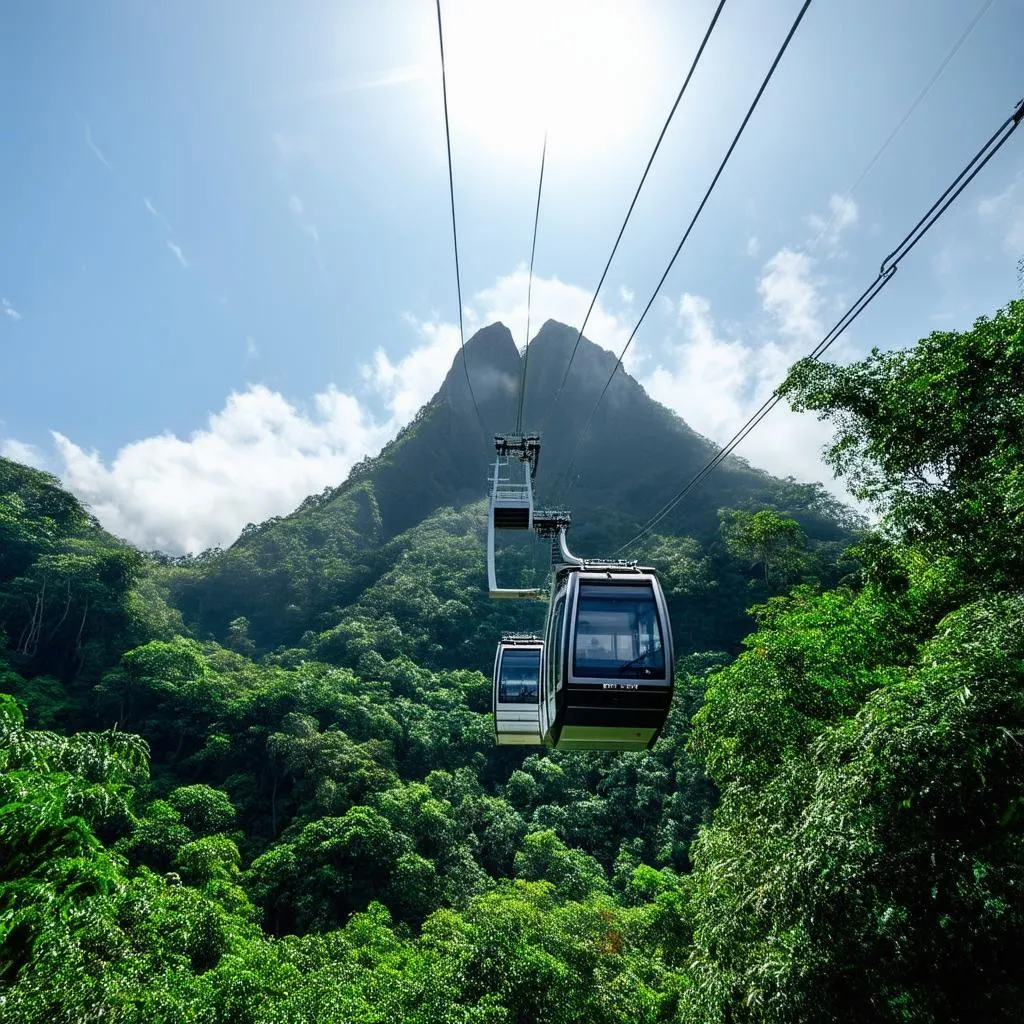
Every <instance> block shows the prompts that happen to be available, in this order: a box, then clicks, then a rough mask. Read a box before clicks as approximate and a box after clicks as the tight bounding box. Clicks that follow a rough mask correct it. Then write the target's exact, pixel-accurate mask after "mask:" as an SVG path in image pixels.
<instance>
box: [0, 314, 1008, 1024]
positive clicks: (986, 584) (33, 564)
mask: <svg viewBox="0 0 1024 1024" xmlns="http://www.w3.org/2000/svg"><path fill="white" fill-rule="evenodd" d="M1022 322H1024V303H1012V304H1011V305H1010V307H1008V309H1007V310H1004V311H1001V312H1000V313H998V314H997V315H996V317H995V318H994V319H993V320H991V321H988V320H984V319H983V320H979V321H978V323H977V324H976V326H975V329H974V330H973V331H971V332H963V333H960V334H941V335H932V336H931V337H930V338H928V339H925V340H924V341H922V342H921V343H920V344H919V345H918V346H917V347H916V348H914V349H909V350H906V351H904V352H899V353H894V354H882V353H878V352H875V353H873V354H872V355H871V356H870V357H869V358H868V359H867V360H865V361H863V362H862V363H859V364H854V365H853V366H850V367H845V368H840V367H831V366H825V365H821V364H801V365H799V366H798V367H797V368H796V369H795V370H794V372H793V375H792V376H791V378H790V381H789V382H788V383H787V385H786V393H787V394H788V395H789V396H790V398H791V400H792V401H793V402H794V403H795V404H796V405H798V406H799V407H801V408H808V409H814V410H816V411H818V412H819V413H820V414H822V415H825V416H830V417H832V418H833V419H835V420H836V421H837V425H838V431H839V432H838V436H837V439H836V442H835V444H834V446H833V448H832V452H831V458H832V460H833V464H834V465H835V466H836V467H837V469H839V470H840V471H842V472H845V473H848V474H849V475H850V476H851V478H852V479H853V481H854V483H855V485H856V486H857V487H858V488H859V493H860V494H861V495H862V497H865V498H867V499H869V500H872V501H875V502H876V503H877V504H878V506H879V507H880V509H881V511H882V513H883V521H882V529H881V530H879V531H876V532H868V531H866V530H865V529H864V525H863V523H862V522H860V521H859V520H857V518H856V517H855V516H853V515H852V514H849V513H848V512H846V511H844V510H842V509H841V508H837V507H836V505H835V503H834V502H833V501H832V500H831V499H829V498H828V497H827V495H825V493H824V492H823V491H822V489H821V488H820V487H818V486H816V485H801V484H797V483H796V482H794V481H772V480H771V479H770V478H767V477H766V476H764V475H763V474H758V473H757V471H755V470H751V469H750V468H749V467H744V466H743V465H742V464H741V463H738V462H734V463H731V464H730V467H729V470H730V471H729V472H728V473H727V474H725V475H724V477H723V478H722V479H723V483H722V486H721V490H719V491H718V492H717V495H716V501H715V503H714V507H711V506H708V507H703V508H701V509H699V510H697V511H695V512H694V513H693V515H692V517H691V518H690V519H689V520H687V526H688V529H687V534H688V535H685V536H684V535H682V533H681V532H677V533H667V534H665V535H660V536H653V537H649V538H647V540H646V541H645V546H644V549H643V550H642V551H641V552H639V553H638V554H639V555H640V557H642V558H643V559H644V561H645V562H648V563H650V564H652V565H654V566H655V567H656V568H657V569H658V571H659V574H660V576H661V579H662V580H663V582H664V584H665V590H666V595H667V599H668V602H669V606H670V611H671V613H672V616H673V620H674V635H675V638H676V646H677V649H678V651H679V659H678V663H677V666H676V669H677V693H676V698H675V700H674V702H673V707H672V710H671V713H670V717H669V721H668V724H667V726H666V728H665V730H664V732H663V735H662V736H661V738H660V739H659V741H658V743H657V744H656V745H655V747H654V748H653V749H652V750H651V751H646V752H642V753H623V754H611V753H597V752H590V753H565V752H559V751H542V752H537V751H534V752H530V751H523V750H516V749H511V748H497V747H495V746H494V744H493V738H492V734H491V727H490V723H489V720H488V714H487V712H488V705H489V694H490V681H489V679H488V678H487V677H486V676H485V675H483V674H482V672H481V670H486V669H487V668H488V667H489V661H490V656H491V653H492V652H493V640H494V636H495V634H496V633H498V632H500V631H501V630H502V629H503V628H509V627H511V626H512V625H513V624H515V625H519V626H523V625H526V624H527V623H526V622H525V621H524V617H522V615H520V613H521V612H522V611H523V610H519V609H517V610H511V609H510V608H509V607H508V606H505V605H502V604H500V603H492V602H488V601H487V600H486V597H485V595H484V592H483V587H482V578H483V560H482V558H483V546H482V528H481V523H482V519H483V516H482V505H481V503H480V502H479V500H478V497H479V487H478V486H477V485H476V484H475V483H474V482H473V481H471V480H468V478H466V477H465V472H466V470H465V464H466V463H467V461H468V460H469V458H470V455H471V452H470V449H471V447H472V442H471V441H470V440H468V439H467V437H463V436H462V435H461V434H459V433H458V424H459V423H460V422H461V421H462V420H461V419H460V417H465V416H468V415H471V414H472V410H471V407H470V406H469V405H468V404H467V403H468V398H467V397H466V396H464V395H461V393H460V392H459V390H458V382H459V380H460V379H461V377H460V375H459V374H455V375H454V376H452V377H450V379H449V381H448V382H446V385H445V388H443V389H442V393H441V395H440V396H439V397H438V399H437V400H435V402H433V403H431V405H429V406H428V407H426V409H425V410H424V412H423V413H422V414H421V416H420V417H418V419H417V421H416V422H414V423H413V424H412V425H410V427H409V428H407V430H406V431H404V432H403V434H402V435H401V436H400V437H399V438H398V439H397V440H396V442H394V443H393V444H392V445H390V446H389V447H388V448H387V449H385V452H383V453H382V455H381V457H380V458H379V459H377V460H368V461H367V462H366V463H365V464H363V465H362V466H360V467H358V469H357V471H356V472H355V473H354V474H353V476H352V478H351V479H350V480H349V481H348V482H347V483H346V484H345V485H343V486H342V487H341V488H339V489H336V490H329V491H327V492H325V493H324V494H323V495H319V496H314V497H312V498H310V499H308V500H307V501H306V502H305V503H303V506H302V507H301V508H300V509H299V510H297V511H296V513H295V514H294V515H293V516H289V517H285V518H283V519H280V520H276V521H271V522H269V523H266V524H263V525H261V526H253V527H251V528H247V530H246V531H245V533H244V534H243V537H242V538H240V540H239V542H238V543H237V544H236V545H235V546H233V548H232V549H231V550H229V551H227V552H211V553H207V554H205V555H204V556H200V557H198V558H186V559H168V558H166V557H159V556H144V555H141V554H139V553H138V552H135V551H133V550H132V549H130V548H128V547H127V546H125V545H123V544H121V543H120V542H118V541H116V540H115V539H114V538H111V537H109V536H108V535H107V534H105V533H103V531H102V530H100V529H99V527H98V526H97V524H96V523H95V522H94V521H93V520H92V519H91V518H90V516H89V515H88V514H87V513H86V512H85V511H84V510H83V509H82V508H81V506H80V505H79V504H78V503H77V502H76V501H75V500H74V499H73V498H72V497H71V496H70V495H68V494H67V493H66V492H64V491H63V490H62V489H61V488H60V486H59V484H58V483H57V481H55V480H54V479H53V478H51V477H48V476H46V475H45V474H40V473H37V472H36V471H33V470H30V469H27V468H24V467H19V466H16V465H15V464H13V463H10V462H7V461H4V460H0V690H2V691H3V693H2V694H0V1017H2V1018H3V1020H4V1021H8V1020H10V1021H13V1022H26V1024H27V1022H30V1021H32V1022H34V1021H39V1020H45V1019H52V1020H55V1021H62V1020H66V1021H79V1020H99V1019H110V1020H116V1021H119V1022H121V1021H124V1022H139V1024H142V1022H144V1021H145V1022H149V1021H153V1020H166V1021H183V1022H184V1021H202V1022H209V1024H220V1022H225V1024H226V1022H228V1021H231V1022H247V1024H249V1022H251V1024H271V1022H274V1024H277V1022H281V1024H283V1022H293V1021H298V1022H303V1021H308V1022H310V1024H313V1022H317V1024H319V1022H338V1024H341V1022H346V1024H348V1022H352V1021H362V1022H367V1024H369V1022H383V1021H392V1020H403V1021H404V1020H408V1021H411V1022H420V1024H433V1022H435V1021H442V1020H443V1021H447V1022H456V1024H512V1022H520V1021H524V1022H525V1021H531V1022H532V1021H539V1022H559V1024H560V1022H565V1024H569V1022H576V1021H583V1020H585V1021H588V1022H590V1021H594V1022H599V1024H606V1022H607V1024H611V1022H620V1021H623V1022H624V1021H629V1022H631V1024H632V1022H637V1021H640V1022H645V1024H646V1022H650V1024H654V1022H665V1021H680V1022H682V1021H686V1022H695V1024H700V1022H707V1024H711V1022H719V1021H734V1022H739V1021H747V1022H751V1024H754V1022H777V1024H783V1022H785V1024H791V1022H802V1021H806V1022H808V1024H809V1022H817V1021H825V1020H851V1021H871V1022H875V1021H893V1022H896V1021H900V1022H906V1021H915V1022H918V1021H920V1022H935V1024H938V1022H940V1021H941V1022H945V1021H976V1020H978V1021H1006V1022H1009V1021H1014V1020H1018V1019H1019V1018H1020V1009H1019V1008H1020V1005H1021V999H1022V996H1024V993H1022V991H1021V988H1022V986H1021V978H1020V969H1019V965H1020V963H1021V961H1022V955H1024V941H1022V936H1024V919H1022V918H1024V912H1022V907H1024V900H1022V899H1021V895H1022V888H1024V875H1022V869H1021V865H1022V864H1024V804H1022V800H1021V792H1022V791H1024V759H1022V756H1021V752H1022V749H1024V747H1022V744H1024V598H1022V597H1021V593H1020V592H1021V584H1022V582H1024V568H1022V567H1024V556H1022V553H1021V548H1020V536H1021V529H1020V527H1021V525H1022V523H1021V521H1020V511H1021V501H1020V494H1019V493H1018V492H1019V491H1020V482H1021V481H1020V465H1021V458H1020V454H1021V453H1020V451H1019V447H1018V446H1019V442H1020V437H1021V433H1022V431H1021V422H1020V419H1021V415H1020V414H1021V394H1022V393H1021V387H1022V385H1021V383H1020V382H1021V381H1022V380H1024V373H1021V372H1020V371H1021V366H1020V365H1019V364H1020V362H1021V359H1020V357H1021V354H1022V350H1021V347H1020V339H1021V336H1022ZM549 327H550V325H548V326H546V327H545V331H548V334H549V336H550V339H551V341H550V349H549V350H548V355H547V356H545V354H544V352H545V350H544V349H542V350H541V351H540V352H539V353H538V356H539V358H538V360H537V364H536V365H537V366H539V369H538V371H537V372H540V370H543V366H544V360H545V358H549V359H550V357H551V353H555V354H557V350H558V345H559V344H560V341H559V338H560V335H558V332H557V331H555V332H554V333H551V331H550V330H549ZM554 327H555V328H557V327H558V325H554ZM542 333H543V332H542ZM469 358H471V359H478V358H481V356H480V353H479V352H475V353H470V354H469ZM601 358H603V357H601ZM508 362H509V365H510V366H512V365H514V364H513V361H512V359H511V357H510V358H509V360H508ZM530 365H531V370H533V369H534V368H535V363H534V361H533V360H531V364H530ZM590 369H594V367H593V366H591V367H590ZM613 391H614V393H613V392H612V391H610V392H609V399H610V401H612V403H613V404H615V403H618V406H617V407H619V408H621V409H625V410H627V412H628V414H629V417H630V418H631V417H633V416H634V414H635V415H636V423H635V424H634V427H635V429H632V430H631V431H623V432H621V433H622V436H614V437H613V436H608V437H605V438H604V441H603V442H602V443H604V442H607V445H606V448H607V451H605V452H604V454H605V455H606V456H608V457H610V458H611V457H614V458H620V457H622V458H624V457H625V456H624V455H623V452H625V451H630V452H632V451H637V450H656V449H657V438H658V437H659V436H660V437H664V436H665V434H664V431H663V430H662V428H663V427H664V426H665V424H666V423H667V422H668V421H667V420H666V419H665V417H666V416H668V414H667V412H665V411H664V410H658V409H656V408H655V409H654V410H653V411H652V409H651V408H648V407H646V406H643V405H642V403H641V404H638V403H639V399H638V397H637V389H636V385H635V382H631V381H629V380H628V379H624V380H622V381H620V382H618V383H617V384H616V387H615V388H614V389H613ZM532 393H533V394H538V393H539V394H541V395H542V394H543V389H542V388H541V389H540V391H539V392H538V391H534V392H532ZM488 401H490V403H491V404H490V405H488V404H487V403H488ZM502 401H503V399H501V397H500V394H499V395H497V397H493V398H491V399H489V400H488V399H485V401H484V413H485V415H488V416H496V415H497V413H498V411H500V408H501V402H502ZM663 413H664V415H662V414H663ZM559 415H560V416H562V417H563V419H565V420H566V422H567V423H568V422H569V420H571V417H572V409H571V408H567V409H562V410H559ZM672 430H673V431H675V434H674V435H673V436H675V437H677V440H678V444H679V451H678V452H676V451H674V452H673V454H672V456H671V458H676V457H678V458H679V460H680V465H679V467H677V468H679V469H680V471H682V470H683V469H684V468H685V466H684V465H683V463H684V462H685V458H684V455H685V457H686V458H689V457H691V456H693V455H694V453H695V452H698V453H699V451H701V450H703V449H702V448H701V445H702V444H703V443H704V442H703V440H702V439H699V438H696V435H692V432H688V431H684V430H682V428H680V427H679V426H678V425H673V426H672ZM444 431H452V432H454V434H453V436H454V435H458V444H457V445H454V446H452V447H449V448H448V449H446V450H445V452H444V453H443V454H442V455H439V456H438V460H437V463H436V465H435V466H434V467H433V469H432V472H433V476H431V477H430V479H429V480H428V481H427V482H424V481H425V478H424V474H423V472H422V469H423V466H422V465H421V463H423V462H424V459H425V456H424V454H423V453H424V451H425V445H426V444H427V443H428V442H429V441H430V439H431V438H432V437H433V438H436V437H437V436H439V434H438V432H442V433H443V432H444ZM659 431H660V433H659ZM644 445H646V446H647V447H646V448H645V447H644ZM651 445H654V449H651ZM460 446H461V447H460ZM616 452H617V453H619V454H618V455H616V454H615V453H616ZM609 453H611V454H609ZM551 454H553V456H554V457H555V459H556V461H557V457H558V455H559V452H558V451H557V448H556V450H555V451H554V452H553V453H551ZM563 454H564V453H563ZM446 460H447V461H446ZM595 467H596V464H594V465H590V464H589V463H587V460H586V458H584V459H583V460H582V463H581V472H582V473H583V474H584V475H586V474H587V473H589V474H591V478H590V480H588V490H589V491H590V492H591V493H592V494H593V496H594V501H595V503H596V506H595V507H600V508H602V509H603V510H604V511H603V513H602V516H601V517H600V519H598V517H593V518H592V521H591V525H589V526H588V527H587V528H586V530H585V531H584V530H581V531H580V534H579V535H578V536H580V537H581V539H584V540H586V543H587V545H588V546H589V545H592V546H593V547H594V548H595V549H596V548H599V547H600V546H602V545H604V544H606V543H607V544H610V543H611V542H612V540H613V539H614V536H615V534H616V531H624V530H625V529H628V528H631V527H632V526H633V525H635V524H633V522H632V519H631V514H632V513H631V507H632V504H635V503H642V502H641V497H642V498H643V500H644V501H646V500H647V498H653V496H654V493H655V491H656V490H657V486H658V484H657V481H658V480H663V479H664V476H663V474H662V475H659V473H658V472H656V469H660V468H662V467H652V466H645V467H640V468H638V471H637V479H636V494H633V495H627V496H626V498H625V499H624V498H623V496H622V495H621V494H616V495H611V494H610V493H608V492H605V491H603V490H602V487H604V486H605V485H604V484H603V483H602V482H601V481H600V480H596V481H595V480H594V474H595V473H596V468H595ZM427 476H430V474H427ZM591 484H593V486H591ZM620 490H621V488H620ZM638 495H640V497H638ZM723 499H728V500H723ZM602 502H603V504H601V503H602ZM647 503H648V504H650V505H652V506H653V505H655V504H657V502H655V501H654V500H651V501H649V502H647ZM594 523H598V525H594ZM670 526H671V527H673V528H678V527H679V526H680V524H679V523H673V524H670ZM691 527H692V528H691ZM854 534H858V535H859V536H858V544H857V547H856V548H855V549H852V550H846V548H845V546H846V544H847V542H848V541H849V540H850V539H851V537H852V536H853V535H854ZM501 557H502V559H503V570H504V572H503V575H504V576H505V577H506V578H509V579H513V580H516V581H517V582H519V583H520V584H521V585H531V584H533V583H539V582H540V579H541V566H540V565H539V563H535V562H533V561H531V557H530V554H529V553H528V552H526V551H525V550H523V549H515V548H512V547H510V548H508V549H507V550H505V551H504V552H502V553H501ZM751 606H752V607H751ZM523 614H524V615H525V617H527V618H528V617H529V615H531V614H532V615H534V616H535V621H534V622H531V623H529V624H530V625H537V624H539V620H540V615H541V609H540V608H539V607H536V608H531V609H530V610H528V611H525V612H524V613H523ZM751 627H753V630H752V631H751ZM746 634H749V635H747V636H746V639H745V640H744V639H742V638H743V637H744V635H746ZM6 694H10V695H11V696H7V695H6Z"/></svg>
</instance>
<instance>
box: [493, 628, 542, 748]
mask: <svg viewBox="0 0 1024 1024" xmlns="http://www.w3.org/2000/svg"><path fill="white" fill-rule="evenodd" d="M543 654H544V643H543V641H542V640H541V638H540V637H539V636H535V635H534V634H532V633H506V634H504V635H503V636H502V638H501V643H499V644H498V650H497V653H496V654H495V656H494V690H493V700H492V707H493V708H494V739H495V742H496V743H498V744H499V745H500V746H506V745H515V746H524V745H540V744H542V743H543V740H542V738H541V733H540V674H541V664H542V662H543Z"/></svg>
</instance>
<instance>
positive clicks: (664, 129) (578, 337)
mask: <svg viewBox="0 0 1024 1024" xmlns="http://www.w3.org/2000/svg"><path fill="white" fill-rule="evenodd" d="M725 2H726V0H719V4H718V7H717V8H715V13H714V15H713V16H712V18H711V24H709V25H708V28H707V31H706V32H705V33H704V38H703V39H702V40H701V42H700V46H699V47H697V53H696V55H695V56H694V58H693V62H692V63H691V64H690V70H689V71H687V73H686V78H685V79H684V80H683V86H682V88H681V89H680V90H679V95H678V96H676V101H675V103H673V104H672V109H671V110H670V111H669V112H668V117H667V118H666V119H665V123H664V125H662V128H661V134H660V135H659V136H658V141H657V142H655V144H654V149H653V150H652V151H651V155H650V157H649V158H648V160H647V166H646V167H645V168H644V173H643V175H642V176H641V178H640V184H638V185H637V187H636V191H635V192H634V193H633V200H632V202H631V203H630V204H629V209H628V210H627V211H626V216H625V219H624V220H623V221H622V227H620V228H619V234H618V236H617V237H616V239H615V244H614V245H613V246H612V251H611V254H610V255H609V257H608V262H607V263H606V264H605V265H604V270H603V271H602V272H601V280H600V281H598V282H597V287H596V288H595V289H594V296H593V298H592V299H591V300H590V305H589V306H588V307H587V314H586V316H585V317H584V318H583V323H582V324H580V329H579V333H578V334H577V335H576V341H575V343H574V344H573V347H572V352H571V353H570V355H569V363H568V365H567V366H566V368H565V373H563V374H562V380H561V383H560V384H559V385H558V388H557V389H556V391H555V397H554V398H553V399H552V401H551V405H550V407H549V409H548V415H547V417H545V421H544V422H545V425H546V424H547V421H548V420H549V419H550V418H551V416H552V414H553V413H554V411H555V408H556V407H557V405H558V399H559V398H560V397H561V394H562V389H563V388H564V387H565V382H566V381H567V380H568V379H569V371H570V370H571V369H572V364H573V360H575V358H576V352H577V350H578V349H579V347H580V342H581V341H582V340H583V332H584V331H585V330H586V327H587V323H588V322H589V320H590V314H591V313H593V312H594V306H595V305H596V304H597V297H598V295H599V294H600V293H601V287H602V286H603V285H604V279H605V278H606V277H607V276H608V271H609V270H610V269H611V265H612V260H613V259H615V253H616V252H618V249H619V243H620V242H621V241H622V236H623V235H624V234H625V233H626V225H627V224H628V223H629V218H630V217H632V215H633V208H634V207H635V206H636V203H637V200H638V199H639V198H640V190H641V189H642V188H643V187H644V182H646V181H647V175H648V174H649V173H650V170H651V165H652V164H653V163H654V158H655V157H656V156H657V155H658V150H659V149H660V148H661V143H662V140H663V139H664V138H665V133H666V132H667V131H668V126H669V125H670V124H671V123H672V118H673V117H674V116H675V112H676V109H677V108H678V106H679V103H680V101H681V100H682V98H683V94H684V93H685V92H686V87H687V86H688V85H689V84H690V79H691V78H693V73H694V71H696V70H697V64H698V63H699V62H700V59H701V56H702V55H703V53H704V48H705V47H706V46H707V44H708V40H709V39H710V38H711V33H712V31H714V28H715V25H716V24H717V23H718V18H719V15H720V14H721V13H722V8H723V7H725Z"/></svg>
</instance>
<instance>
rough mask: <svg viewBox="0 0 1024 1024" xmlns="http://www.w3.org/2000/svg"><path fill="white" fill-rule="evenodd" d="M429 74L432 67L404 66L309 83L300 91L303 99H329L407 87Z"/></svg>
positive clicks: (420, 65)
mask: <svg viewBox="0 0 1024 1024" xmlns="http://www.w3.org/2000/svg"><path fill="white" fill-rule="evenodd" d="M431 73H433V68H432V67H427V66H426V65H423V64H406V65H404V66H402V67H395V68H388V69H386V70H384V71H378V72H375V73H374V74H370V75H366V76H364V77H362V78H332V79H328V80H325V81H321V82H310V83H309V84H308V85H306V86H304V87H303V89H302V90H301V91H302V97H303V98H304V99H310V100H321V99H330V98H331V97H334V96H344V95H345V94H346V93H352V92H367V91H369V90H371V89H389V88H394V87H395V86H396V85H408V84H409V83H411V82H419V81H422V80H423V79H424V78H427V77H428V76H429V75H430V74H431Z"/></svg>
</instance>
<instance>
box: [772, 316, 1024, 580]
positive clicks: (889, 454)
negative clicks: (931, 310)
mask: <svg viewBox="0 0 1024 1024" xmlns="http://www.w3.org/2000/svg"><path fill="white" fill-rule="evenodd" d="M779 394H780V395H782V396H783V397H784V398H786V399H788V401H789V402H790V404H791V405H792V406H793V408H794V409H796V410H798V411H801V410H811V411H813V412H816V413H817V414H818V416H819V418H820V419H827V420H830V421H831V422H833V423H834V424H835V426H836V431H837V433H836V437H835V439H834V440H833V442H832V445H831V447H830V448H829V449H828V453H827V455H826V458H827V461H828V462H829V464H830V465H832V466H833V468H834V469H835V471H836V473H837V474H842V475H844V476H845V477H846V478H847V480H848V482H849V485H850V487H851V490H852V491H853V493H854V494H855V495H856V496H857V497H858V498H861V499H862V500H865V501H868V502H870V503H872V504H873V505H874V506H875V507H876V508H877V509H878V510H879V511H880V512H881V513H882V516H883V522H884V524H885V526H886V527H887V528H888V529H889V530H890V531H892V532H893V533H894V534H896V535H897V536H899V537H901V538H903V539H904V540H906V541H907V542H908V543H912V544H919V545H920V546H921V548H922V550H924V551H925V552H926V553H928V554H929V555H932V556H935V555H948V556H952V557H953V558H955V559H956V560H957V563H958V564H959V565H960V566H961V568H962V571H963V573H964V574H965V575H966V576H967V577H968V578H969V579H970V580H973V581H974V582H975V584H977V585H982V586H988V585H996V586H1019V585H1020V584H1021V582H1022V581H1024V300H1022V299H1018V300H1015V301H1013V302H1011V303H1010V304H1009V305H1008V306H1007V307H1006V308H1005V309H1001V310H999V311H998V312H997V313H996V315H995V316H994V317H993V318H992V319H991V320H989V319H987V318H985V317H979V319H978V320H977V321H975V324H974V328H973V330H970V331H959V332H958V331H942V332H938V331H937V332H935V333H933V334H931V335H929V336H928V337H927V338H924V339H923V340H922V341H920V342H919V343H918V344H917V345H916V346H913V347H912V348H908V349H904V350H900V351H896V352H880V351H878V350H877V349H874V350H872V352H871V354H870V355H869V356H868V357H867V358H866V359H863V360H861V361H860V362H857V363H853V364H851V365H849V366H835V365H831V364H828V363H821V362H815V361H812V360H809V359H807V360H803V361H802V362H800V363H797V365H796V366H795V367H794V368H793V369H792V371H791V372H790V375H789V377H788V379H787V380H786V382H785V383H784V384H783V385H782V387H781V388H780V389H779Z"/></svg>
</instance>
